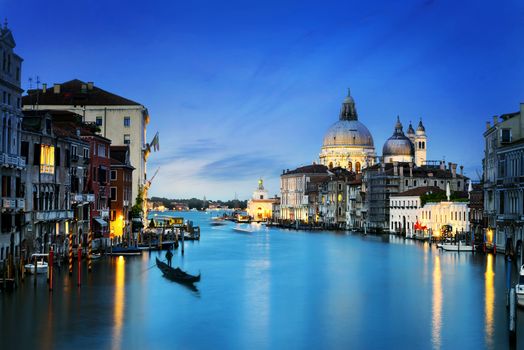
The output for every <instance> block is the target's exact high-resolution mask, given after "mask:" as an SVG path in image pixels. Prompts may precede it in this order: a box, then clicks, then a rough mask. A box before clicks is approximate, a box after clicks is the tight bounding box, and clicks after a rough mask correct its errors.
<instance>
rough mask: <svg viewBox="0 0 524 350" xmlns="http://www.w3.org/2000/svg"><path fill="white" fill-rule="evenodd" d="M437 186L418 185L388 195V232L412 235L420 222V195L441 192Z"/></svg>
mask: <svg viewBox="0 0 524 350" xmlns="http://www.w3.org/2000/svg"><path fill="white" fill-rule="evenodd" d="M443 192H444V191H443V190H441V189H440V188H438V187H418V188H413V189H411V190H407V191H404V192H400V193H395V194H392V195H391V196H390V197H389V215H390V219H389V232H392V233H396V234H401V235H403V236H407V237H412V236H413V235H414V233H415V226H416V224H417V222H419V223H420V209H421V208H422V203H421V199H420V197H421V196H422V195H424V194H429V193H443Z"/></svg>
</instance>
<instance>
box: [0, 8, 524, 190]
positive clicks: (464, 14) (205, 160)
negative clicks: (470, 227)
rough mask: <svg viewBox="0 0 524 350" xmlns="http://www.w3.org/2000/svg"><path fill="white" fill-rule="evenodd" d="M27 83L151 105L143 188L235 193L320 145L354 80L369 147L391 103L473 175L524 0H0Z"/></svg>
mask: <svg viewBox="0 0 524 350" xmlns="http://www.w3.org/2000/svg"><path fill="white" fill-rule="evenodd" d="M0 16H1V17H7V18H8V21H9V27H10V28H11V29H12V30H13V33H14V36H15V40H16V41H17V48H16V50H17V52H18V53H19V54H20V55H21V56H22V57H23V58H24V59H25V60H24V66H23V71H22V74H23V79H24V88H28V78H29V77H30V76H31V77H35V76H36V75H38V76H39V77H40V80H41V81H43V82H47V83H49V84H52V83H55V82H62V81H66V80H70V79H73V78H78V79H82V80H85V81H94V82H95V85H97V86H99V87H101V88H103V89H106V90H109V91H112V92H115V93H117V94H120V95H122V96H125V97H128V98H130V99H133V100H135V101H138V102H140V103H142V104H144V105H145V106H147V107H148V108H149V111H150V114H151V123H150V125H149V127H148V135H149V136H150V138H152V137H153V135H154V133H155V132H156V131H160V145H161V146H160V147H161V148H160V152H158V153H156V154H153V155H152V156H151V157H150V159H149V163H148V167H149V173H150V174H152V173H153V172H154V170H155V169H156V168H157V167H159V166H160V167H161V169H160V171H159V173H158V175H157V177H156V178H155V182H154V184H153V186H152V188H151V194H152V195H160V196H167V197H177V198H181V197H190V196H196V197H203V196H204V195H206V196H207V198H212V199H228V198H233V196H234V195H235V193H237V194H238V197H239V198H241V199H246V198H248V197H249V196H250V195H251V192H252V190H253V189H254V188H255V187H256V184H257V179H258V178H259V177H263V178H264V179H265V182H266V187H267V188H268V189H269V191H270V193H272V194H273V193H278V191H279V175H280V173H281V172H282V169H286V168H289V169H291V168H295V167H297V166H300V165H305V164H308V163H311V162H312V161H314V160H316V159H317V157H318V153H319V151H320V146H321V143H322V138H323V134H324V132H325V131H326V130H327V129H328V127H329V126H330V125H331V124H332V123H334V122H335V121H336V120H337V118H338V112H339V108H340V103H341V101H342V99H343V98H344V96H345V94H346V90H347V87H351V91H352V95H353V96H354V98H355V100H356V103H357V110H358V113H359V118H360V120H361V121H362V122H363V123H364V124H365V125H366V126H367V127H368V128H369V130H370V131H371V133H372V135H373V138H374V142H375V147H376V150H377V153H378V154H380V153H381V151H382V145H383V143H384V142H385V140H386V139H387V138H388V137H389V136H390V135H391V134H392V132H393V126H394V123H395V119H396V116H397V115H400V118H401V120H402V122H403V124H404V127H405V128H407V124H408V123H409V121H410V120H411V121H413V122H414V123H416V122H418V120H419V118H422V119H423V122H424V124H425V126H426V131H427V133H428V158H429V159H442V158H443V157H445V159H446V161H453V162H457V163H459V164H463V165H464V166H465V172H466V175H468V176H471V177H472V178H473V179H475V180H476V179H477V174H476V170H479V169H481V160H482V156H483V138H482V133H483V131H484V129H485V122H486V121H488V120H491V118H492V116H493V115H500V114H503V113H509V112H514V111H517V110H518V109H519V104H520V103H521V102H524V64H523V62H524V46H522V38H523V37H524V21H523V20H522V19H523V18H524V5H523V4H522V2H521V1H518V0H513V1H511V0H507V1H500V2H494V1H489V2H488V1H478V0H476V1H472V0H464V1H460V2H457V1H438V0H433V1H432V0H424V1H419V0H417V1H414V0H406V1H402V2H392V1H327V2H318V1H270V0H268V1H260V2H256V1H213V2H210V1H147V2H146V1H111V0H108V1H103V2H102V1H83V2H76V1H62V0H57V1H47V2H46V1H18V0H17V1H14V0H0Z"/></svg>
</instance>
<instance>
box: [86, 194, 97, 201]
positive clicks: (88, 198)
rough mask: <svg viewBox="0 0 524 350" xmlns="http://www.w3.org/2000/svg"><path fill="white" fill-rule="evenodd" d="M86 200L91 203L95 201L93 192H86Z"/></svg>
mask: <svg viewBox="0 0 524 350" xmlns="http://www.w3.org/2000/svg"><path fill="white" fill-rule="evenodd" d="M86 201H87V202H89V203H93V202H94V201H95V195H94V194H86Z"/></svg>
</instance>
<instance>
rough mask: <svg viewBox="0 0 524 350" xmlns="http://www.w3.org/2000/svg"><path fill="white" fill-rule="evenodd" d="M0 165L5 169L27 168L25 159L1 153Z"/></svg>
mask: <svg viewBox="0 0 524 350" xmlns="http://www.w3.org/2000/svg"><path fill="white" fill-rule="evenodd" d="M0 165H1V166H4V167H13V168H25V159H24V157H20V156H16V155H9V154H7V153H0Z"/></svg>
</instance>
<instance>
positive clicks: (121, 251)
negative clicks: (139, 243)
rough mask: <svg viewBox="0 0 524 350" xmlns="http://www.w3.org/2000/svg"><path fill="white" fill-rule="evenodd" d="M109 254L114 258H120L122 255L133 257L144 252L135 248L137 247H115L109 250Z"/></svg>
mask: <svg viewBox="0 0 524 350" xmlns="http://www.w3.org/2000/svg"><path fill="white" fill-rule="evenodd" d="M107 254H108V255H113V256H115V255H116V256H120V255H125V256H133V255H140V254H142V250H140V249H138V248H135V247H113V248H111V250H109V252H108V253H107Z"/></svg>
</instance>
